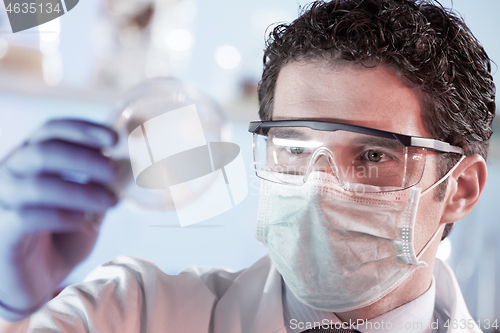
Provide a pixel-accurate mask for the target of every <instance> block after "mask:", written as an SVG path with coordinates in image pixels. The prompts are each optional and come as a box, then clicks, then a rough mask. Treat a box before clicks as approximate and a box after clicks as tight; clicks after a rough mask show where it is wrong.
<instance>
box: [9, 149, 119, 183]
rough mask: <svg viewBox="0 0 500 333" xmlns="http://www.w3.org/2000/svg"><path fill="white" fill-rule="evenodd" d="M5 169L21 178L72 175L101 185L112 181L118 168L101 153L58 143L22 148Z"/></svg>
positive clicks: (10, 158)
mask: <svg viewBox="0 0 500 333" xmlns="http://www.w3.org/2000/svg"><path fill="white" fill-rule="evenodd" d="M5 168H6V169H7V171H8V172H10V173H12V174H13V175H15V176H18V177H25V176H32V175H36V174H42V173H49V174H60V175H61V174H62V175H64V174H67V173H68V172H71V173H78V174H81V175H82V176H84V177H86V178H87V180H92V181H95V182H98V183H109V182H112V181H113V180H114V179H115V177H116V174H117V168H116V166H115V165H114V164H113V163H111V160H110V159H109V158H108V157H105V156H103V155H102V154H101V153H100V151H98V150H96V149H92V148H88V147H84V146H81V145H77V144H73V143H68V142H64V141H59V140H50V141H45V142H40V143H36V144H32V145H26V146H23V147H21V148H19V149H18V150H17V151H16V152H14V153H13V154H12V155H11V156H10V157H9V158H8V159H7V160H6V161H5Z"/></svg>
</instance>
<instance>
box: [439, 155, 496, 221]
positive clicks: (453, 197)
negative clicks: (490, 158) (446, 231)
mask: <svg viewBox="0 0 500 333" xmlns="http://www.w3.org/2000/svg"><path fill="white" fill-rule="evenodd" d="M487 177H488V170H487V168H486V161H485V160H484V158H483V157H482V156H481V155H478V154H475V155H471V156H467V157H466V158H465V159H464V160H463V161H462V162H461V163H460V165H459V166H458V167H457V168H456V169H455V171H453V173H452V174H451V175H450V178H449V181H448V190H447V195H446V199H445V200H446V205H445V208H444V212H443V215H442V219H441V222H442V223H453V222H455V221H458V220H460V219H461V218H464V217H465V216H466V215H467V214H469V213H470V211H471V210H472V208H474V206H475V205H476V203H477V201H478V200H479V197H480V196H481V193H482V192H483V189H484V186H485V185H486V178H487Z"/></svg>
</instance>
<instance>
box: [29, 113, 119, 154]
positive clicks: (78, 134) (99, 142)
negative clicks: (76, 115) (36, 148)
mask: <svg viewBox="0 0 500 333" xmlns="http://www.w3.org/2000/svg"><path fill="white" fill-rule="evenodd" d="M54 139H56V140H61V141H68V142H73V143H77V144H80V145H82V146H88V147H92V148H98V149H100V148H104V147H109V146H113V145H114V144H115V143H116V142H117V140H118V134H116V132H115V131H113V130H112V129H111V128H109V127H106V126H103V125H99V124H94V123H91V122H88V121H84V120H77V119H57V120H52V121H50V122H48V123H46V124H45V125H44V126H42V127H41V128H40V129H39V130H38V131H36V132H35V133H34V134H33V135H32V136H31V138H30V139H29V140H28V143H35V142H41V141H48V140H54Z"/></svg>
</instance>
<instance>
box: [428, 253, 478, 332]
mask: <svg viewBox="0 0 500 333" xmlns="http://www.w3.org/2000/svg"><path fill="white" fill-rule="evenodd" d="M434 279H435V281H436V302H435V308H437V309H439V310H440V311H441V312H443V313H444V314H445V315H446V316H447V317H448V318H450V320H451V321H453V320H455V321H457V322H459V323H460V320H465V322H466V323H467V325H469V324H472V323H474V328H468V329H467V330H466V331H464V330H463V329H461V328H460V325H458V328H456V329H454V328H453V325H449V326H450V327H449V329H448V331H447V333H458V332H477V333H481V332H482V331H481V329H480V328H479V327H478V326H477V324H476V322H475V321H474V319H472V317H471V315H470V314H469V310H467V305H466V304H465V300H464V298H463V296H462V292H461V291H460V287H459V285H458V282H457V279H456V278H455V275H454V274H453V271H452V270H451V268H450V267H449V266H448V265H447V264H446V263H445V262H444V261H442V260H440V259H439V258H436V262H435V264H434ZM443 325H444V323H439V326H440V327H443Z"/></svg>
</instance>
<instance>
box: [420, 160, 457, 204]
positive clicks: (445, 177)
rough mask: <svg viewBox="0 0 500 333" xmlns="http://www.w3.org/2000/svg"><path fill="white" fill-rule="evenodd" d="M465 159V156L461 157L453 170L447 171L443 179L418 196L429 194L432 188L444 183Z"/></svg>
mask: <svg viewBox="0 0 500 333" xmlns="http://www.w3.org/2000/svg"><path fill="white" fill-rule="evenodd" d="M465 157H466V156H465V155H462V157H461V158H460V160H459V161H458V162H457V164H455V166H453V168H451V170H450V171H448V173H447V174H446V175H444V177H443V178H441V179H440V180H438V181H437V182H435V183H434V184H433V185H431V186H430V187H429V188H427V189H426V190H424V191H423V192H422V194H421V195H420V196H424V195H425V194H427V193H429V191H430V190H432V189H433V188H435V187H436V186H438V185H439V184H441V183H442V182H444V181H445V180H446V179H447V178H448V177H449V176H450V175H451V174H452V173H453V171H455V169H456V168H457V167H458V166H459V165H460V163H462V161H463V160H464V159H465Z"/></svg>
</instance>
